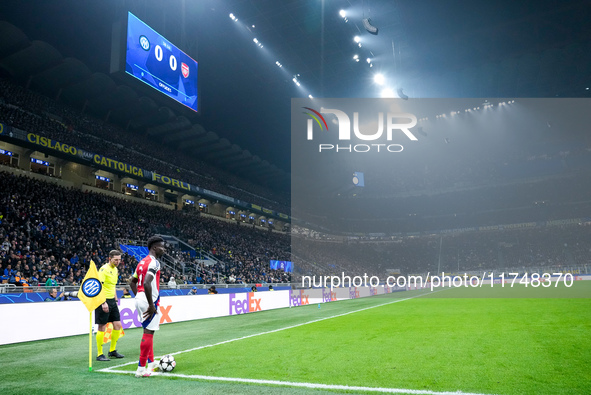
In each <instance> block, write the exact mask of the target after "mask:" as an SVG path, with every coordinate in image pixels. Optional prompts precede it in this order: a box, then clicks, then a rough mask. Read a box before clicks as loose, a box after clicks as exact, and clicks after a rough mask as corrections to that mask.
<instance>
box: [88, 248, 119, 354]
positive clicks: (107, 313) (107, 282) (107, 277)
mask: <svg viewBox="0 0 591 395" xmlns="http://www.w3.org/2000/svg"><path fill="white" fill-rule="evenodd" d="M120 263H121V251H119V250H112V251H111V252H109V262H108V263H105V264H104V265H103V266H102V267H101V268H100V270H99V280H100V281H101V282H102V283H103V289H104V290H105V296H106V298H107V300H106V301H105V303H103V304H102V305H100V306H99V307H97V308H96V310H95V317H96V323H97V324H98V332H97V334H96V345H97V352H98V356H97V357H96V360H97V361H110V359H109V358H107V357H105V354H103V338H104V336H105V329H106V327H107V323H109V322H112V323H113V332H112V333H111V347H110V349H109V357H111V358H123V357H124V355H121V354H119V353H118V352H117V340H119V335H120V334H121V329H123V327H122V326H121V318H120V316H119V307H118V306H117V293H116V292H115V287H116V285H117V281H118V280H119V270H118V269H117V266H119V264H120Z"/></svg>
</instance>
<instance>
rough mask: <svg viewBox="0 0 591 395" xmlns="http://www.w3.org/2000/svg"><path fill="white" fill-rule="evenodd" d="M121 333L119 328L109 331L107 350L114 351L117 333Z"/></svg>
mask: <svg viewBox="0 0 591 395" xmlns="http://www.w3.org/2000/svg"><path fill="white" fill-rule="evenodd" d="M120 334H121V330H115V329H113V332H111V347H110V348H109V351H115V350H116V349H117V340H119V335H120Z"/></svg>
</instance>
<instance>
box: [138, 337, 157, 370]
mask: <svg viewBox="0 0 591 395" xmlns="http://www.w3.org/2000/svg"><path fill="white" fill-rule="evenodd" d="M153 337H154V335H153V334H149V333H144V336H143V337H142V342H141V344H140V363H139V366H146V362H148V358H149V357H150V353H151V354H152V356H153V355H154V351H153V347H152V339H153Z"/></svg>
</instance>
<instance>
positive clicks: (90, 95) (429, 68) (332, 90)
mask: <svg viewBox="0 0 591 395" xmlns="http://www.w3.org/2000/svg"><path fill="white" fill-rule="evenodd" d="M590 4H591V2H590V1H588V0H583V1H581V0H579V1H574V0H571V1H561V2H556V1H550V0H538V1H519V2H514V1H494V2H491V1H484V0H476V1H471V2H465V1H457V0H453V1H451V0H450V1H445V2H442V1H436V0H422V1H418V2H393V1H391V0H371V1H361V0H334V1H323V0H287V1H285V0H282V1H276V0H215V1H214V0H204V1H199V2H191V1H184V0H173V1H169V2H166V3H163V2H151V1H123V2H122V1H119V0H108V1H103V2H94V3H88V2H79V1H73V0H60V1H53V2H38V1H24V2H19V3H18V4H12V3H11V4H8V2H4V3H3V4H2V5H0V14H1V15H2V18H3V19H5V21H3V22H0V74H4V75H8V76H10V77H12V78H14V79H16V80H18V81H20V82H21V83H22V84H24V85H28V86H30V87H31V88H32V89H35V90H38V91H39V92H42V93H44V94H46V95H48V96H50V97H54V98H58V99H59V100H61V101H63V102H65V103H68V104H71V105H73V106H75V107H78V108H80V109H83V108H84V110H85V111H89V112H92V113H93V114H95V115H97V116H99V117H103V118H107V117H108V119H109V121H111V122H115V123H119V124H121V125H122V126H124V127H126V126H129V127H130V128H131V129H133V130H137V131H138V133H142V134H141V135H144V134H143V133H147V134H148V135H150V136H156V137H157V138H159V139H161V141H162V142H163V143H165V144H168V145H170V146H171V147H175V148H177V149H179V150H183V151H186V152H187V153H190V154H193V155H195V156H196V157H198V158H201V159H203V160H205V161H208V162H211V163H213V164H214V165H215V166H218V167H221V168H224V169H227V170H229V171H232V172H234V173H236V174H239V175H242V176H244V177H247V178H249V179H251V180H253V181H255V182H256V181H259V182H260V181H261V180H265V181H267V183H268V184H269V185H275V186H280V187H285V188H288V186H289V168H290V167H289V166H290V165H289V163H290V161H289V158H290V150H289V146H290V120H289V117H290V99H291V98H292V97H308V95H311V96H313V97H379V96H380V91H381V90H382V89H384V86H378V85H377V84H375V83H374V82H373V76H374V74H375V73H377V72H380V73H382V74H383V75H384V77H385V80H386V86H387V87H388V88H390V89H391V90H393V91H397V90H398V89H403V91H401V93H402V92H404V94H406V95H409V96H411V97H542V96H550V97H554V96H570V97H588V96H589V90H586V89H585V88H588V85H589V83H591V81H590V79H591V78H590V74H589V64H591V62H590V59H589V54H590V53H591V47H590V43H591V24H589V23H588V17H589V10H590V9H591V7H589V6H590ZM341 10H343V11H344V14H345V17H343V16H342V15H341V13H340V11H341ZM127 11H131V12H133V13H134V14H136V15H137V16H138V17H139V18H140V19H142V20H144V21H145V22H146V23H148V24H149V25H151V26H152V27H153V28H154V29H156V30H157V31H158V32H160V33H161V34H163V35H164V36H166V37H167V38H168V39H170V41H171V42H173V43H175V44H176V45H177V46H179V47H180V48H181V49H183V50H184V51H185V52H187V53H188V54H189V55H191V56H193V57H194V58H196V59H197V60H198V61H199V67H200V77H201V81H200V96H201V110H202V111H201V114H200V115H199V116H192V115H190V114H186V113H185V112H183V111H181V109H180V108H179V107H178V106H176V105H175V104H174V103H165V104H162V102H161V101H160V98H159V97H158V94H157V93H156V92H154V93H153V94H152V95H150V94H146V93H144V92H138V91H135V90H134V89H132V88H130V87H128V86H126V85H125V84H122V83H121V82H120V81H117V80H113V78H111V76H109V64H110V57H111V53H110V52H111V49H110V48H111V30H112V24H113V22H114V21H116V20H118V19H122V18H123V17H124V15H125V13H126V12H127ZM230 14H232V16H233V17H234V18H232V17H231V16H230ZM364 18H370V19H371V24H372V25H374V26H376V27H378V28H379V32H378V34H377V35H372V34H369V33H368V32H367V31H366V29H365V28H364V25H363V21H362V20H363V19H364ZM355 36H358V37H359V42H356V41H355V40H354V37H355ZM255 39H256V41H255ZM257 42H258V43H260V45H258V44H257ZM355 55H357V59H355V58H354V57H355ZM356 60H359V61H356ZM368 60H369V61H368ZM294 79H295V81H297V82H298V84H299V85H297V84H296V83H295V81H294Z"/></svg>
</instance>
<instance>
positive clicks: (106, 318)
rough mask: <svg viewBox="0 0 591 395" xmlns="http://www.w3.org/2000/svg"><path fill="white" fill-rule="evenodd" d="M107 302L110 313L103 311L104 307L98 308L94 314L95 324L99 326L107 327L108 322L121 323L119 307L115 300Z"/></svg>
mask: <svg viewBox="0 0 591 395" xmlns="http://www.w3.org/2000/svg"><path fill="white" fill-rule="evenodd" d="M106 302H107V305H108V306H109V312H108V313H105V312H104V311H103V305H100V306H99V307H97V308H96V310H95V314H94V318H95V323H96V324H99V325H107V323H108V322H116V321H121V317H120V315H119V306H117V302H116V301H115V299H107V300H106Z"/></svg>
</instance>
